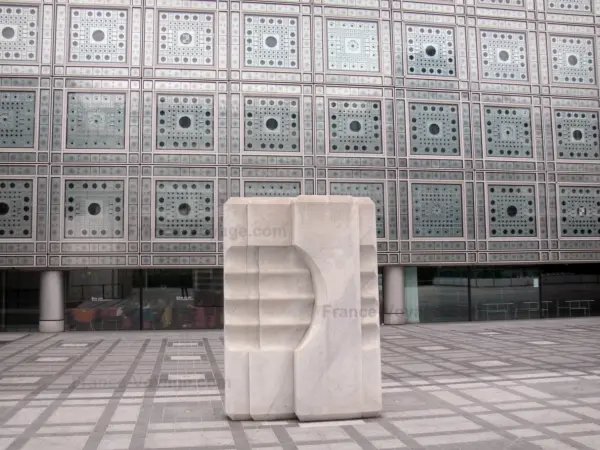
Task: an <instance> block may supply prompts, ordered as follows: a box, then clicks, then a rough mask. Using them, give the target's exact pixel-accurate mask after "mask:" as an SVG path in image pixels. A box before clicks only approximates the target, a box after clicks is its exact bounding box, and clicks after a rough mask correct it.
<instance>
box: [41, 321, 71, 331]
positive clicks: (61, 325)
mask: <svg viewBox="0 0 600 450" xmlns="http://www.w3.org/2000/svg"><path fill="white" fill-rule="evenodd" d="M63 331H65V321H64V320H40V333H62V332H63Z"/></svg>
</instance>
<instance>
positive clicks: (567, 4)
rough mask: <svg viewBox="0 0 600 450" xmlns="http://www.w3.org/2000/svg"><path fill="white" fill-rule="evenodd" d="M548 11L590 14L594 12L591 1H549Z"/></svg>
mask: <svg viewBox="0 0 600 450" xmlns="http://www.w3.org/2000/svg"><path fill="white" fill-rule="evenodd" d="M548 9H560V10H563V11H575V12H590V11H591V10H592V5H591V2H590V0H549V2H548Z"/></svg>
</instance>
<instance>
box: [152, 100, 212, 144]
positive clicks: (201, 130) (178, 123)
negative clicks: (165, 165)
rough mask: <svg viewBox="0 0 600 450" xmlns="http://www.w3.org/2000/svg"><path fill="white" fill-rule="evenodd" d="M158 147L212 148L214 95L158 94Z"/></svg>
mask: <svg viewBox="0 0 600 450" xmlns="http://www.w3.org/2000/svg"><path fill="white" fill-rule="evenodd" d="M156 148H157V149H158V150H213V149H214V99H213V97H212V96H209V95H167V94H161V95H159V96H158V98H157V106H156Z"/></svg>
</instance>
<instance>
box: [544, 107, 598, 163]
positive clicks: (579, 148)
mask: <svg viewBox="0 0 600 450" xmlns="http://www.w3.org/2000/svg"><path fill="white" fill-rule="evenodd" d="M554 120H555V133H556V150H557V153H558V157H559V158H562V159H598V158H599V157H600V149H599V146H598V113H597V112H594V111H555V112H554Z"/></svg>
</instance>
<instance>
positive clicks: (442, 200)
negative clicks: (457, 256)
mask: <svg viewBox="0 0 600 450" xmlns="http://www.w3.org/2000/svg"><path fill="white" fill-rule="evenodd" d="M411 195H412V229H413V237H419V238H421V237H427V238H440V237H462V235H463V211H462V204H463V202H462V189H461V186H460V185H458V184H425V183H413V185H412V188H411Z"/></svg>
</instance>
